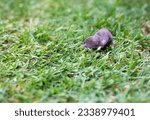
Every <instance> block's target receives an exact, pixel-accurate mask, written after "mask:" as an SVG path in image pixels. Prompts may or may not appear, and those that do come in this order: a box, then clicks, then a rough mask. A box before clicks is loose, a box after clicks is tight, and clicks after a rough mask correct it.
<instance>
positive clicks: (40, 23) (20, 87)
mask: <svg viewBox="0 0 150 120" xmlns="http://www.w3.org/2000/svg"><path fill="white" fill-rule="evenodd" d="M149 4H150V2H149V0H132V1H131V0H126V1H125V0H124V1H123V0H122V1H121V0H9V1H8V0H1V1H0V8H1V9H0V102H150V36H148V35H147V34H144V33H143V32H142V27H143V24H144V23H146V22H147V21H149V20H150V14H149V13H150V6H149ZM102 27H105V28H108V29H109V30H110V31H111V32H112V34H113V39H114V41H115V47H114V48H113V49H112V48H110V47H108V48H107V49H106V50H102V51H100V52H98V51H94V50H89V49H83V48H81V47H80V46H81V44H82V43H83V41H84V40H85V39H86V38H87V37H88V36H90V35H93V34H94V33H95V32H96V31H97V30H98V29H100V28H102Z"/></svg>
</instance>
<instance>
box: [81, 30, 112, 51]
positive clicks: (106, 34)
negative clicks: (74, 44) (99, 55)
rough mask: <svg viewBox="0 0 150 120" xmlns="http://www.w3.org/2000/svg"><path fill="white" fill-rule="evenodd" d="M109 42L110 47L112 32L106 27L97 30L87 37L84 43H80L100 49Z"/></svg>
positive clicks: (86, 46)
mask: <svg viewBox="0 0 150 120" xmlns="http://www.w3.org/2000/svg"><path fill="white" fill-rule="evenodd" d="M110 44H111V46H112V47H114V42H113V38H112V34H111V32H110V31H109V30H108V29H106V28H102V29H100V30H98V31H97V32H96V33H95V34H94V35H93V36H90V37H88V38H87V39H86V40H85V42H84V44H83V45H81V47H83V48H92V49H97V50H100V49H103V48H105V47H107V46H108V45H110Z"/></svg>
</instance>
